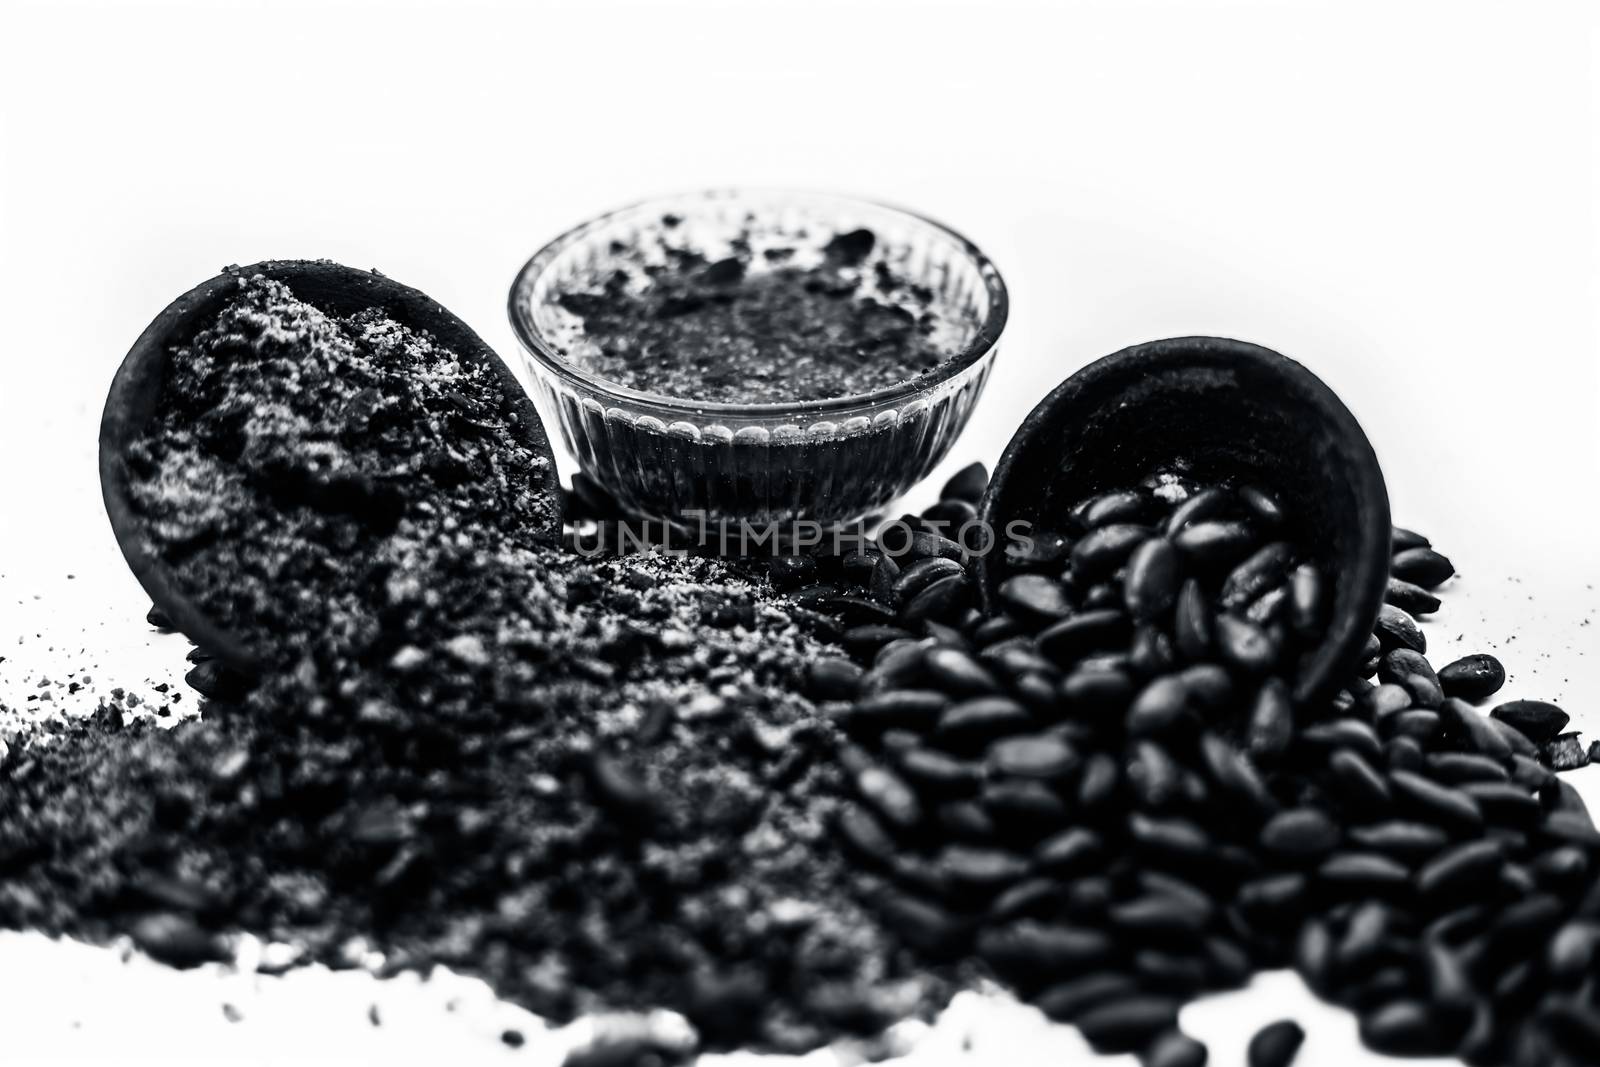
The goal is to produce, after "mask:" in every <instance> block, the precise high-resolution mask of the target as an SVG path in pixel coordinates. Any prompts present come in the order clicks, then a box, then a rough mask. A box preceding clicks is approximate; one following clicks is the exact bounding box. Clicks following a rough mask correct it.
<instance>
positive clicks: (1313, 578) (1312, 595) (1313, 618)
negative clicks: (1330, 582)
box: [1289, 563, 1323, 637]
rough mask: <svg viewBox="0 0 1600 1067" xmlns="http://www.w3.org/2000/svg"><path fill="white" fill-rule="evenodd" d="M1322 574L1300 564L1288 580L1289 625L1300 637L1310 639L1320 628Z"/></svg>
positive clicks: (1315, 569) (1310, 565)
mask: <svg viewBox="0 0 1600 1067" xmlns="http://www.w3.org/2000/svg"><path fill="white" fill-rule="evenodd" d="M1322 597H1323V592H1322V572H1321V571H1319V570H1318V569H1317V568H1316V566H1315V565H1314V564H1310V563H1302V564H1300V566H1298V567H1296V568H1295V569H1294V574H1293V575H1291V576H1290V578H1289V625H1290V627H1292V628H1293V630H1294V632H1295V633H1297V634H1299V635H1300V636H1301V637H1311V636H1313V635H1315V634H1316V633H1317V631H1318V630H1319V629H1321V627H1322V611H1323V605H1322Z"/></svg>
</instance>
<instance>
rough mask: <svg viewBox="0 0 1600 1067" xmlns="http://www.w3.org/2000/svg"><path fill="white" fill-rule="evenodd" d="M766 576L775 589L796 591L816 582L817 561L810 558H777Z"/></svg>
mask: <svg viewBox="0 0 1600 1067" xmlns="http://www.w3.org/2000/svg"><path fill="white" fill-rule="evenodd" d="M767 576H768V577H769V578H770V579H771V580H772V584H773V586H774V587H775V588H777V589H798V588H800V587H801V586H803V585H808V584H810V583H811V582H814V581H816V580H817V561H816V559H815V558H814V557H812V556H779V557H778V558H777V559H775V560H773V561H772V564H771V566H769V567H768V569H767Z"/></svg>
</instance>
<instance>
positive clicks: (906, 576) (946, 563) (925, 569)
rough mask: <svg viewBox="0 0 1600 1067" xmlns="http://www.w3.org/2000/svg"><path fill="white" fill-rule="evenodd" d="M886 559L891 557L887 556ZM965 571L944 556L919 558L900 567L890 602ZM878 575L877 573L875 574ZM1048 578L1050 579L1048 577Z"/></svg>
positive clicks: (908, 597)
mask: <svg viewBox="0 0 1600 1067" xmlns="http://www.w3.org/2000/svg"><path fill="white" fill-rule="evenodd" d="M883 558H884V559H888V558H889V557H887V556H885V557H883ZM963 573H965V572H964V571H963V570H962V567H961V564H959V563H957V562H956V561H955V560H953V559H945V558H944V557H943V556H934V557H931V558H929V559H919V560H917V561H916V562H915V563H911V564H908V565H906V566H905V567H903V568H900V569H899V573H898V574H897V575H896V576H895V578H894V583H893V585H892V586H891V589H890V597H889V602H891V603H898V604H905V603H908V602H909V601H911V600H912V599H913V598H915V597H916V596H917V595H918V594H919V593H921V592H922V591H923V590H925V589H927V588H928V587H929V586H930V585H933V584H934V583H935V582H938V581H941V580H943V579H946V578H952V577H956V576H958V575H960V574H963ZM874 577H876V575H874ZM1047 580H1048V579H1047Z"/></svg>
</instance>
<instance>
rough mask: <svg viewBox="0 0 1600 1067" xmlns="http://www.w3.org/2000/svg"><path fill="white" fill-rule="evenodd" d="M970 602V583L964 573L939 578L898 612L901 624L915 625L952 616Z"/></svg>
mask: <svg viewBox="0 0 1600 1067" xmlns="http://www.w3.org/2000/svg"><path fill="white" fill-rule="evenodd" d="M971 600H972V583H971V581H969V580H968V579H967V576H966V573H965V572H964V571H963V572H962V573H960V574H952V575H951V576H950V577H948V578H940V579H939V580H938V581H936V582H934V583H933V584H932V585H930V586H928V587H927V588H926V589H924V590H923V591H922V592H920V593H918V594H917V595H916V596H914V597H912V598H911V600H910V601H909V602H907V603H906V605H905V607H904V608H902V609H901V611H900V618H901V620H902V621H903V622H905V623H908V624H911V625H916V624H919V623H922V622H924V621H926V620H929V619H943V618H949V617H951V616H954V615H955V614H957V613H958V612H960V611H961V609H963V608H965V607H966V606H967V605H968V604H969V603H970V602H971Z"/></svg>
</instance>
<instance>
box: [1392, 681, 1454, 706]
mask: <svg viewBox="0 0 1600 1067" xmlns="http://www.w3.org/2000/svg"><path fill="white" fill-rule="evenodd" d="M1400 684H1401V685H1402V686H1403V687H1404V688H1405V690H1406V692H1408V693H1410V694H1411V702H1412V703H1413V704H1415V705H1417V706H1418V707H1420V708H1430V709H1437V708H1438V707H1439V706H1440V705H1441V704H1443V703H1444V690H1443V689H1441V688H1439V683H1438V682H1436V681H1434V680H1433V678H1431V677H1429V676H1428V675H1426V674H1411V675H1407V676H1406V677H1405V679H1404V680H1403V681H1402V682H1401V683H1400Z"/></svg>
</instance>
